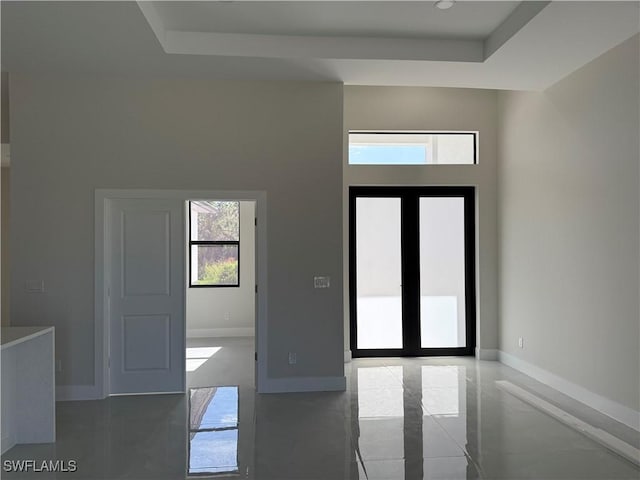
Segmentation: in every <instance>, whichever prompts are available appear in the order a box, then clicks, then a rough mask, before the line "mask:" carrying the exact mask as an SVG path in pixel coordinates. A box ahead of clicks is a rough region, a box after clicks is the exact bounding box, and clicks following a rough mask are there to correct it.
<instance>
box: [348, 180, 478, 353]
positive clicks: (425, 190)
mask: <svg viewBox="0 0 640 480" xmlns="http://www.w3.org/2000/svg"><path fill="white" fill-rule="evenodd" d="M349 192H350V194H349V209H350V216H349V218H350V222H349V250H350V266H349V276H350V279H349V280H350V286H349V288H350V290H349V291H350V295H349V296H350V319H351V325H350V326H351V351H352V355H353V356H354V357H366V356H432V355H473V353H474V349H475V330H476V309H475V206H474V204H475V202H474V194H475V191H474V188H473V187H440V186H438V187H351V188H350V190H349Z"/></svg>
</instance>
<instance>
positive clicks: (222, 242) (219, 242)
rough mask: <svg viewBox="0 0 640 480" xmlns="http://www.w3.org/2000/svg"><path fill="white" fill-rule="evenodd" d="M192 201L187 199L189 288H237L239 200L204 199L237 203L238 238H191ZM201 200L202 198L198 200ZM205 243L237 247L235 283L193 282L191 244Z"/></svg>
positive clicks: (240, 218)
mask: <svg viewBox="0 0 640 480" xmlns="http://www.w3.org/2000/svg"><path fill="white" fill-rule="evenodd" d="M194 201H199V200H189V288H239V287H240V225H241V223H240V222H241V221H242V217H241V212H240V200H204V201H207V202H233V203H237V204H238V240H193V231H192V229H191V212H192V208H191V204H192V203H193V202H194ZM200 201H202V200H200ZM194 245H205V246H222V247H224V246H236V247H237V248H238V281H237V282H236V283H225V284H198V283H196V284H194V283H193V271H192V268H193V258H192V257H193V248H192V247H193V246H194Z"/></svg>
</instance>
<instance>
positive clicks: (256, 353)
mask: <svg viewBox="0 0 640 480" xmlns="http://www.w3.org/2000/svg"><path fill="white" fill-rule="evenodd" d="M253 353H254V356H255V358H256V362H257V361H258V352H253Z"/></svg>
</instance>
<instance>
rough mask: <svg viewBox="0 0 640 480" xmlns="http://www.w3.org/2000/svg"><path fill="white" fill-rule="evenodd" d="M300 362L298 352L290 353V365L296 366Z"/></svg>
mask: <svg viewBox="0 0 640 480" xmlns="http://www.w3.org/2000/svg"><path fill="white" fill-rule="evenodd" d="M297 361H298V356H297V355H296V352H289V365H295V364H296V362H297Z"/></svg>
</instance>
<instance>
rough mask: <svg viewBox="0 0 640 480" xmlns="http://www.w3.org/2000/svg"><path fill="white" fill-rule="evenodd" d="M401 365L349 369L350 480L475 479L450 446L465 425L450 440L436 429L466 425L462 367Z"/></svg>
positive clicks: (461, 453) (466, 460)
mask: <svg viewBox="0 0 640 480" xmlns="http://www.w3.org/2000/svg"><path fill="white" fill-rule="evenodd" d="M403 363H404V364H403V365H387V366H355V365H353V366H352V368H353V372H354V373H355V375H354V376H353V377H352V384H351V391H352V394H353V395H357V399H358V401H357V402H352V406H353V408H354V409H356V410H357V411H354V412H353V414H352V418H353V419H354V421H355V419H357V422H354V423H355V425H354V427H353V434H354V451H355V458H354V462H355V463H356V464H357V468H354V471H353V472H352V475H351V476H352V478H360V479H365V478H366V479H376V478H381V479H422V478H439V477H440V476H441V475H444V476H445V477H446V478H460V479H468V478H479V474H478V470H477V468H476V465H474V463H473V461H472V460H471V458H470V457H469V456H468V455H467V453H466V452H465V449H464V445H465V442H464V441H463V442H462V443H460V442H458V441H457V440H456V439H461V440H462V439H465V438H466V431H467V428H466V424H464V425H462V424H459V423H458V424H457V425H456V427H457V428H458V432H457V434H456V435H455V437H456V438H454V436H452V435H451V433H450V432H449V431H447V429H446V428H445V427H444V426H443V424H442V423H441V421H445V422H449V424H451V423H452V422H451V421H452V420H453V421H456V420H457V421H459V420H460V419H462V423H465V422H466V420H467V415H466V408H467V399H466V395H467V389H466V371H465V367H464V366H460V365H424V364H422V365H421V364H419V363H411V362H403ZM448 475H452V476H451V477H448Z"/></svg>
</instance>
